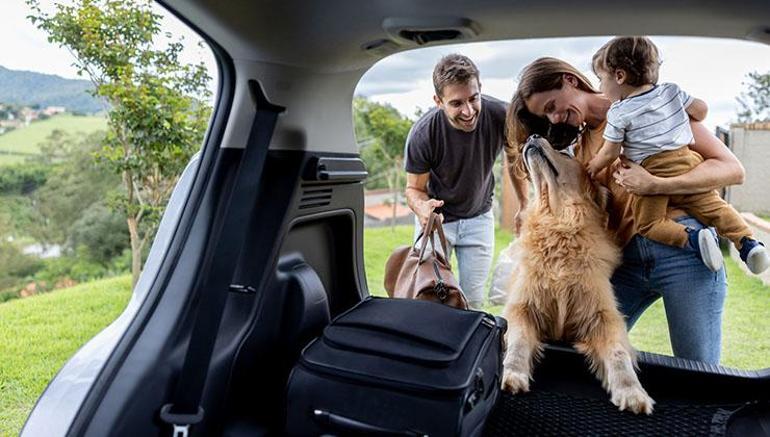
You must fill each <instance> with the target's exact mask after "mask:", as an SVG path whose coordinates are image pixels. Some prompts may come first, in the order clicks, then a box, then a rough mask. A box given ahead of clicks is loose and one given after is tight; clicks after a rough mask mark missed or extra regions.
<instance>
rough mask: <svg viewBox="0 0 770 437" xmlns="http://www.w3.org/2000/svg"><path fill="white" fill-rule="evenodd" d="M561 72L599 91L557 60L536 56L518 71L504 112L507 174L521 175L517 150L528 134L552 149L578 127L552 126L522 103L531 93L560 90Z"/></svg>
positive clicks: (572, 137)
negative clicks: (505, 113) (540, 139)
mask: <svg viewBox="0 0 770 437" xmlns="http://www.w3.org/2000/svg"><path fill="white" fill-rule="evenodd" d="M565 74H570V75H572V76H574V77H575V78H576V79H577V83H578V85H577V87H578V89H580V90H583V91H585V92H588V93H592V94H598V93H599V91H597V90H596V89H594V87H593V86H592V85H591V82H589V81H588V79H587V78H586V77H585V76H584V75H583V73H581V72H580V71H578V69H577V68H575V67H573V66H572V65H570V64H569V63H567V62H564V61H562V60H561V59H557V58H548V57H547V58H539V59H536V60H535V61H534V62H532V63H531V64H529V65H527V66H526V67H524V69H523V70H522V71H521V74H520V75H519V86H518V87H517V89H516V92H515V93H514V94H513V99H512V100H511V106H510V107H509V108H508V113H507V115H506V130H507V134H506V135H507V140H508V141H507V144H506V146H505V154H506V156H507V157H508V163H509V169H510V171H511V176H514V177H519V178H521V177H524V176H525V175H526V171H525V170H524V163H523V161H522V159H521V153H520V150H521V146H522V145H523V144H524V141H526V140H527V137H529V136H530V135H532V134H538V135H542V136H543V137H545V138H547V139H548V140H549V141H550V142H551V144H553V145H554V147H556V148H560V147H561V148H563V147H566V146H567V145H569V144H570V143H572V142H573V141H574V140H575V138H576V137H577V135H578V132H579V130H578V128H576V127H574V126H569V125H566V124H558V125H552V124H551V123H550V122H549V121H548V119H547V118H543V117H538V116H537V115H534V114H532V113H531V112H529V110H528V109H527V105H526V104H525V101H526V99H528V98H530V97H531V96H532V95H533V94H536V93H541V92H545V91H551V90H554V89H561V87H562V86H563V85H564V75H565Z"/></svg>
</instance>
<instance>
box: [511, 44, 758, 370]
mask: <svg viewBox="0 0 770 437" xmlns="http://www.w3.org/2000/svg"><path fill="white" fill-rule="evenodd" d="M609 107H610V101H609V99H607V98H606V97H605V96H603V95H602V94H600V93H599V92H598V91H596V90H595V89H594V88H593V87H592V86H591V83H590V82H589V81H588V79H586V77H585V76H584V75H583V74H582V73H580V72H579V71H578V70H577V69H576V68H574V67H573V66H571V65H570V64H568V63H566V62H564V61H561V60H559V59H555V58H540V59H538V60H536V61H534V62H533V63H531V64H530V65H528V66H527V67H525V68H524V70H523V71H522V73H521V77H520V80H519V85H518V88H517V90H516V93H515V94H514V97H513V100H512V102H511V106H510V108H509V110H508V115H507V127H508V137H509V138H508V143H509V144H510V145H511V146H509V147H508V148H507V149H506V155H507V156H508V160H509V162H511V164H512V165H510V168H511V169H513V170H512V171H513V172H515V173H517V174H521V172H522V171H523V163H522V161H521V159H520V154H519V146H520V145H521V144H523V142H524V141H525V140H526V138H527V137H528V136H529V135H531V134H533V133H537V134H540V135H543V136H546V137H548V136H550V135H549V134H552V133H553V131H552V129H551V127H552V126H553V125H562V126H563V125H568V126H571V127H573V128H579V134H578V135H577V142H576V143H575V145H574V149H573V151H574V156H575V158H576V159H578V160H580V161H581V162H582V163H583V164H585V163H587V162H588V161H590V159H591V158H592V157H593V156H594V155H595V154H596V153H597V151H598V150H599V148H600V147H601V145H602V141H603V140H602V132H603V130H604V126H605V124H606V115H607V110H608V109H609ZM692 131H693V135H694V137H695V144H694V145H692V146H691V148H692V149H693V150H694V151H696V152H698V153H700V154H701V155H702V156H703V158H704V162H703V163H701V164H700V165H698V166H697V167H695V168H694V169H692V170H691V171H689V172H688V173H685V174H683V175H681V176H676V177H672V178H658V177H655V176H653V175H651V174H649V173H647V171H646V170H644V169H643V168H642V167H641V166H639V165H637V164H634V163H632V162H628V161H624V162H623V165H621V166H616V167H613V168H609V167H608V168H607V169H605V170H603V171H602V172H601V173H599V174H598V175H597V180H598V181H599V182H600V183H602V184H604V185H605V186H606V187H607V188H609V189H610V191H611V192H612V197H613V199H612V210H611V213H610V229H611V230H612V231H613V232H614V233H615V236H616V239H617V242H618V243H619V244H620V245H621V247H623V248H624V249H623V264H622V265H621V266H620V267H619V268H618V269H617V270H616V272H615V274H614V276H613V278H612V283H613V285H614V288H615V294H616V296H617V299H618V305H619V307H620V310H621V311H622V312H623V314H625V315H626V316H627V324H628V328H629V329H631V327H632V326H633V325H634V323H635V322H636V321H637V320H638V319H639V317H640V316H641V315H642V313H643V312H644V310H645V309H647V307H649V306H650V305H651V304H652V303H653V302H655V301H656V300H657V299H659V298H663V304H664V306H665V308H666V318H667V320H668V327H669V335H670V338H671V346H672V349H673V351H674V355H675V356H677V357H682V358H689V359H694V360H700V361H703V362H706V363H713V364H718V363H719V354H720V346H721V331H722V310H723V307H724V299H725V294H726V292H727V283H726V278H725V272H724V269H721V270H719V271H717V272H712V271H710V270H709V269H708V268H707V267H706V266H705V265H704V264H703V262H702V261H701V259H700V255H699V254H698V253H697V252H696V251H695V250H694V249H690V248H683V249H682V248H676V247H672V246H667V245H663V244H660V243H656V242H654V241H652V240H648V239H646V238H643V237H641V236H639V235H636V231H635V227H634V223H633V218H632V215H631V209H630V200H631V196H629V193H633V194H639V195H651V194H664V195H676V194H692V193H702V192H706V191H709V190H714V189H719V188H722V187H724V186H727V185H733V184H740V183H742V182H743V177H744V171H743V167H742V166H741V164H740V162H739V161H738V160H737V158H735V156H734V155H733V154H732V153H731V152H730V151H729V150H728V149H727V148H726V147H725V146H724V144H722V143H721V142H720V141H719V140H718V139H717V138H716V137H714V136H713V135H711V134H710V133H709V132H708V130H707V129H706V128H705V127H704V126H703V125H702V124H700V123H692ZM575 132H576V133H577V129H576V131H575ZM669 217H670V218H672V219H674V220H676V221H678V222H680V223H682V224H684V225H686V226H690V227H693V228H695V229H701V228H703V225H702V224H700V223H698V222H697V221H696V220H695V219H693V218H692V217H689V216H686V215H685V213H684V212H683V211H681V210H670V211H669Z"/></svg>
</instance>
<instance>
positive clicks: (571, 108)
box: [524, 74, 587, 127]
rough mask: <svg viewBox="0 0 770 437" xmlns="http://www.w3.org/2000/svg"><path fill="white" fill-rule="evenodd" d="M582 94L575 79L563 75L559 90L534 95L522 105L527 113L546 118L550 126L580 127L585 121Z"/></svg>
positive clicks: (584, 106) (584, 105) (584, 103)
mask: <svg viewBox="0 0 770 437" xmlns="http://www.w3.org/2000/svg"><path fill="white" fill-rule="evenodd" d="M584 94H585V93H584V92H583V91H581V90H580V89H579V88H578V87H577V79H576V78H575V77H574V76H571V75H567V74H565V75H564V81H563V82H562V86H561V88H559V89H553V90H550V91H543V92H540V93H534V94H532V95H531V96H530V97H529V98H528V99H525V100H524V103H525V104H526V106H527V110H528V111H529V112H531V113H532V114H534V115H536V116H538V117H543V118H547V119H548V121H550V122H551V123H552V124H558V123H566V124H569V125H571V126H575V127H580V126H581V125H582V124H583V123H584V122H585V121H586V109H587V108H586V102H585V99H584Z"/></svg>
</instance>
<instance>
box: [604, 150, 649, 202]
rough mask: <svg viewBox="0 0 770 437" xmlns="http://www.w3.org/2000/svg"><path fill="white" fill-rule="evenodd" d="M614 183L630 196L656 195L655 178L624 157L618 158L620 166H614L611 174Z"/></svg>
mask: <svg viewBox="0 0 770 437" xmlns="http://www.w3.org/2000/svg"><path fill="white" fill-rule="evenodd" d="M612 177H613V178H615V182H617V183H618V185H620V186H621V187H623V188H625V189H626V190H628V192H630V193H632V194H636V195H639V196H652V195H656V194H658V192H657V188H656V180H657V176H654V175H652V174H650V172H648V171H647V170H645V169H644V167H642V166H641V165H639V164H637V163H635V162H633V161H631V160H630V159H628V158H626V157H625V156H621V157H620V164H618V165H616V166H615V171H614V172H613V173H612Z"/></svg>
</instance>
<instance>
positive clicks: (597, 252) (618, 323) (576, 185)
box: [502, 136, 654, 414]
mask: <svg viewBox="0 0 770 437" xmlns="http://www.w3.org/2000/svg"><path fill="white" fill-rule="evenodd" d="M522 153H523V156H522V158H523V159H524V164H525V167H526V169H527V171H528V172H529V175H530V178H531V179H532V183H533V184H534V188H535V196H534V198H533V199H532V201H531V202H530V206H529V207H528V210H527V218H526V221H525V223H524V224H523V228H522V232H521V237H520V238H519V239H518V240H517V241H516V242H515V243H514V244H515V248H514V250H513V252H514V266H515V267H514V271H513V273H512V278H511V283H510V290H509V294H508V301H507V304H506V307H505V309H504V312H503V315H504V317H505V318H506V319H507V320H508V333H507V336H506V337H507V352H506V356H505V361H504V363H503V365H504V374H503V381H502V385H503V389H505V390H509V391H511V392H513V393H516V392H520V391H523V392H526V391H528V390H529V380H530V378H531V375H532V361H533V360H534V359H537V358H538V357H539V355H540V353H541V351H542V345H543V343H542V342H543V341H547V340H562V341H568V342H570V343H572V344H574V346H575V348H576V349H577V350H578V351H579V352H581V353H583V354H585V355H586V357H587V358H588V362H589V363H590V367H591V370H592V371H593V372H594V373H595V374H596V376H597V377H598V378H599V379H600V380H601V381H602V385H603V386H604V388H605V389H606V390H607V391H608V392H609V393H610V396H611V401H612V403H613V404H615V405H617V406H618V407H619V408H620V409H621V410H626V409H627V410H630V411H632V412H634V413H637V414H638V413H642V412H644V413H646V414H650V413H652V405H653V404H654V401H653V400H652V399H651V398H650V397H649V396H648V395H647V392H646V391H645V390H644V389H643V388H642V386H641V384H640V383H639V380H638V379H637V376H636V373H635V353H634V350H633V348H632V347H631V345H630V343H629V341H628V333H627V332H626V327H625V323H624V320H623V317H622V316H621V314H620V312H619V311H618V309H617V305H616V302H615V297H614V294H613V291H612V285H611V283H610V276H611V275H612V272H613V271H614V270H615V268H616V267H617V266H618V265H619V263H620V250H619V248H618V247H617V246H616V245H615V244H614V243H613V241H612V239H611V236H610V235H609V233H608V231H607V230H606V226H605V225H606V220H607V214H606V212H605V211H606V203H607V195H606V189H604V188H600V187H599V186H597V185H595V184H594V183H593V182H592V181H591V180H590V179H589V177H588V175H587V174H586V172H585V171H584V170H583V166H582V165H581V164H580V163H579V162H577V161H576V160H574V159H572V158H570V157H569V156H567V155H565V154H563V153H560V152H557V151H556V150H554V149H553V148H552V147H551V145H550V144H549V143H548V142H547V141H546V140H545V139H543V138H540V137H537V136H533V137H532V138H530V139H529V140H528V141H527V143H526V144H525V145H524V148H523V151H522Z"/></svg>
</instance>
